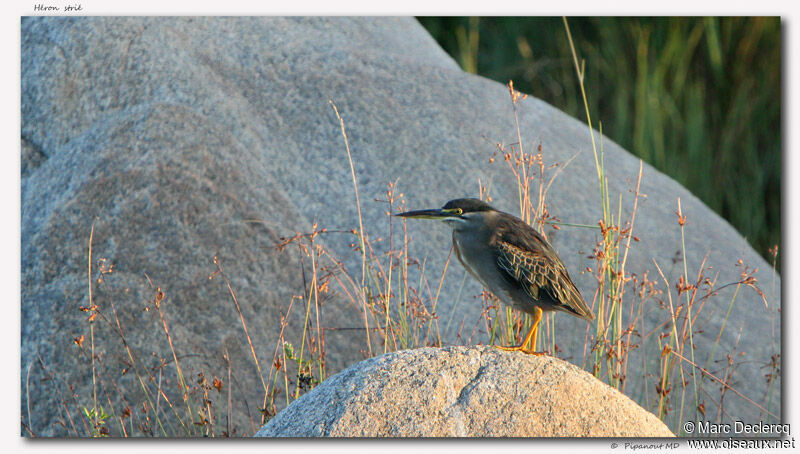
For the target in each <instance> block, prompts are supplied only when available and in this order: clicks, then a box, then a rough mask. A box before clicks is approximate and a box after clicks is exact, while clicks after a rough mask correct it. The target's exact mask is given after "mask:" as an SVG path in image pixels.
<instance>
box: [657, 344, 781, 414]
mask: <svg viewBox="0 0 800 454" xmlns="http://www.w3.org/2000/svg"><path fill="white" fill-rule="evenodd" d="M670 353H671V354H673V355H675V356H677V357H678V358H679V359H680V360H681V361H685V362H687V363H689V364H690V365H691V366H692V367H694V368H696V369H697V370H699V371H701V372H702V373H703V375H705V376H708V377H709V378H711V379H712V380H714V381H716V382H717V383H719V384H720V385H722V387H723V388H724V389H726V390H727V389H729V390H731V391H733V393H734V394H736V395H737V396H739V397H741V398H742V399H744V400H746V401H747V402H749V403H750V404H752V405H754V406H755V407H756V408H758V409H759V410H761V411H763V412H764V413H766V414H768V415H770V416H772V417H773V418H776V419H779V417H778V415H776V414H775V413H772V412H770V411H769V410H767V409H766V408H764V407H762V406H761V405H759V404H758V403H757V402H756V401H754V400H753V399H750V398H749V397H747V396H745V395H744V394H742V393H741V392H739V391H737V390H736V388H734V387H732V386H731V385H729V384H728V383H727V382H725V381H723V380H721V379H719V378H717V377H716V376H715V375H714V374H712V373H711V372H709V371H707V370H705V369H703V368H702V367H700V366H698V365H697V364H695V363H694V362H692V361H691V360H690V359H688V358H686V357H684V356H682V355H681V354H680V353H678V352H676V351H674V350H670Z"/></svg>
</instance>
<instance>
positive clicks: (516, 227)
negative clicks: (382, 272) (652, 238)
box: [398, 199, 594, 353]
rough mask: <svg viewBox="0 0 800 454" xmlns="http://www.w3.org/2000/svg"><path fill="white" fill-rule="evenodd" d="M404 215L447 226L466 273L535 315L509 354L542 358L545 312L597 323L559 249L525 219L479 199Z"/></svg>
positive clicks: (509, 302) (513, 304) (516, 307)
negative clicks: (536, 349)
mask: <svg viewBox="0 0 800 454" xmlns="http://www.w3.org/2000/svg"><path fill="white" fill-rule="evenodd" d="M398 216H403V217H410V218H426V219H441V220H443V221H445V222H446V223H447V224H449V225H450V227H452V228H453V246H454V249H455V251H456V256H457V257H458V260H459V261H460V262H461V263H462V264H463V265H464V268H465V269H466V270H467V271H468V272H469V273H470V274H471V275H473V276H474V277H475V278H476V279H478V281H480V282H481V283H482V284H483V285H484V287H486V288H487V289H488V290H489V291H491V292H492V293H493V294H495V295H496V296H497V297H498V298H499V299H500V300H501V301H503V302H504V303H506V304H508V305H510V306H512V307H513V308H515V309H517V310H520V311H523V312H526V313H529V314H532V315H533V316H534V323H533V326H532V327H531V330H530V331H529V332H528V335H527V336H526V338H525V340H524V341H523V343H522V344H521V345H519V346H517V347H512V348H506V349H509V350H522V351H524V352H526V353H538V352H533V351H532V348H533V345H535V342H536V335H537V332H538V324H539V321H540V320H541V316H542V311H553V310H559V311H563V312H567V313H570V314H572V315H575V316H577V317H580V318H583V319H585V320H589V321H591V320H593V319H594V314H593V313H592V311H591V309H589V307H588V306H587V305H586V303H585V302H584V300H583V297H581V294H580V291H578V288H577V287H575V284H574V283H573V282H572V279H571V278H570V277H569V273H568V272H567V269H566V267H565V266H564V263H563V262H562V261H561V259H560V258H559V257H558V254H556V251H555V249H553V247H552V246H550V244H549V243H548V242H547V241H546V240H545V239H544V238H543V237H542V236H541V235H539V233H537V232H536V231H535V230H534V229H533V228H531V227H530V226H529V225H528V224H526V223H525V222H523V221H522V220H521V219H519V218H517V217H515V216H512V215H510V214H508V213H503V212H501V211H497V210H495V209H494V208H492V207H491V205H489V204H487V203H485V202H482V201H480V200H478V199H456V200H451V201H449V202H447V204H445V206H444V207H442V208H441V209H433V210H420V211H409V212H406V213H400V214H399V215H398ZM531 340H532V344H533V345H531V349H526V348H525V345H526V343H528V341H531Z"/></svg>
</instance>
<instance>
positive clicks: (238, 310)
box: [210, 256, 269, 425]
mask: <svg viewBox="0 0 800 454" xmlns="http://www.w3.org/2000/svg"><path fill="white" fill-rule="evenodd" d="M214 265H216V267H217V271H216V272H215V273H214V274H213V275H211V277H210V278H213V277H214V276H215V275H216V274H219V275H220V276H222V280H224V281H225V285H226V286H227V287H228V292H229V293H230V295H231V299H232V300H233V304H234V305H235V306H236V313H238V314H239V320H240V321H241V322H242V330H244V335H245V337H246V338H247V344H248V345H249V346H250V354H251V355H253V362H254V363H255V365H256V370H258V378H259V379H260V380H261V386H262V387H263V388H264V402H265V404H266V401H267V394H268V393H269V388H268V387H267V383H266V382H265V381H264V374H263V373H262V372H261V364H259V362H258V355H256V349H255V347H254V346H253V339H252V338H251V337H250V333H249V332H248V331H247V323H245V321H244V314H242V308H241V307H239V300H238V299H237V298H236V292H234V291H233V287H232V286H231V282H230V281H229V280H228V276H227V275H226V274H225V272H224V271H223V270H222V264H221V263H220V260H219V257H216V256H215V257H214ZM261 423H262V425H263V424H264V423H266V420H265V415H263V414H262V416H261Z"/></svg>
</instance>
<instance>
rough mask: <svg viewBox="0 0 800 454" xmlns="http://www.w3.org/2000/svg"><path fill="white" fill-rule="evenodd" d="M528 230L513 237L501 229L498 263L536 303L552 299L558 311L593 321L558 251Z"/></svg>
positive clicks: (531, 230)
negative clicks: (557, 253)
mask: <svg viewBox="0 0 800 454" xmlns="http://www.w3.org/2000/svg"><path fill="white" fill-rule="evenodd" d="M520 222H521V221H520ZM525 227H527V229H528V230H523V229H521V228H520V227H519V226H515V228H514V229H512V231H513V232H515V233H514V234H513V235H509V234H508V231H507V230H506V231H505V232H503V231H502V230H501V234H500V236H499V238H498V241H496V243H495V245H496V247H497V252H498V254H497V264H498V265H499V266H500V268H501V269H503V270H504V271H505V272H506V273H508V274H509V276H510V277H512V278H513V280H515V281H517V282H518V283H519V284H520V286H522V288H523V289H525V292H526V293H527V294H528V295H530V297H531V298H533V299H534V300H542V299H550V300H552V302H553V303H554V304H555V305H556V307H557V308H558V309H561V310H565V311H566V312H570V313H572V314H574V315H577V316H579V317H582V318H585V319H587V320H593V319H594V314H593V313H592V311H591V309H589V308H588V307H587V306H586V303H585V302H584V301H583V297H582V296H581V294H580V292H579V291H578V288H577V287H575V284H574V283H573V282H572V279H570V277H569V274H568V273H567V268H566V267H565V266H564V263H562V262H561V259H559V258H558V255H556V253H555V250H553V248H552V247H550V245H549V244H547V242H546V241H545V240H544V239H543V238H541V237H540V236H539V234H538V233H536V232H535V231H534V230H533V229H531V228H530V227H529V226H528V225H527V224H525Z"/></svg>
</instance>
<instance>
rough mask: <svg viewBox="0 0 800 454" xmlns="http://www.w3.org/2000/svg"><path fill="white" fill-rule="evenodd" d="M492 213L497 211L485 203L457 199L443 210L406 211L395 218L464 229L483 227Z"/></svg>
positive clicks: (475, 200) (476, 200)
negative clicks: (435, 222)
mask: <svg viewBox="0 0 800 454" xmlns="http://www.w3.org/2000/svg"><path fill="white" fill-rule="evenodd" d="M490 211H496V210H495V209H494V208H492V206H491V205H489V204H488V203H486V202H484V201H481V200H478V199H455V200H451V201H449V202H447V203H446V204H445V205H444V206H443V207H441V208H433V209H430V210H416V211H406V212H405V213H399V214H396V215H395V216H401V217H404V218H415V219H438V220H441V221H444V222H445V223H447V224H448V225H449V226H450V227H453V228H459V227H462V228H463V227H469V226H473V227H476V226H479V225H481V224H482V222H483V216H484V215H485V214H486V213H487V212H490Z"/></svg>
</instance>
